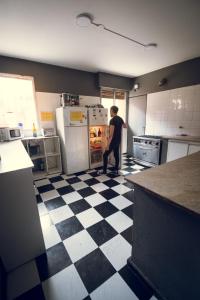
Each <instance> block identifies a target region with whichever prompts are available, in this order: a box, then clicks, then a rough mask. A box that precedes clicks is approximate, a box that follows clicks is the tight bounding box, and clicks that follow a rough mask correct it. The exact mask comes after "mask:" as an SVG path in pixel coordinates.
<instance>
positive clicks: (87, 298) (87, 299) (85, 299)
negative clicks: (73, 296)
mask: <svg viewBox="0 0 200 300" xmlns="http://www.w3.org/2000/svg"><path fill="white" fill-rule="evenodd" d="M83 300H92V299H91V298H90V296H87V297H86V298H84V299H83Z"/></svg>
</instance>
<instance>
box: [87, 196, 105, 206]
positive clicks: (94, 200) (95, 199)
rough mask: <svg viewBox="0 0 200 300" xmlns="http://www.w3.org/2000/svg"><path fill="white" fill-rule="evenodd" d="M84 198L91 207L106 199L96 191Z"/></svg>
mask: <svg viewBox="0 0 200 300" xmlns="http://www.w3.org/2000/svg"><path fill="white" fill-rule="evenodd" d="M85 200H86V201H87V202H88V203H89V204H90V205H91V206H93V207H94V206H96V205H99V204H101V203H103V202H106V201H107V200H106V199H105V198H104V197H103V196H101V195H100V194H98V193H96V194H93V195H91V196H88V197H85Z"/></svg>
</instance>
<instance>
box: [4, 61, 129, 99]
mask: <svg viewBox="0 0 200 300" xmlns="http://www.w3.org/2000/svg"><path fill="white" fill-rule="evenodd" d="M0 73H9V74H19V75H26V76H33V77H34V82H35V89H36V91H38V92H49V93H62V92H69V93H75V94H79V95H87V96H100V86H106V87H111V88H117V89H124V90H130V89H131V87H132V86H131V84H132V79H131V78H127V77H123V76H115V75H112V74H105V73H100V74H98V73H92V72H85V71H80V70H74V69H69V68H64V67H58V66H54V65H49V64H44V63H38V62H33V61H28V60H23V59H18V58H11V57H5V56H0Z"/></svg>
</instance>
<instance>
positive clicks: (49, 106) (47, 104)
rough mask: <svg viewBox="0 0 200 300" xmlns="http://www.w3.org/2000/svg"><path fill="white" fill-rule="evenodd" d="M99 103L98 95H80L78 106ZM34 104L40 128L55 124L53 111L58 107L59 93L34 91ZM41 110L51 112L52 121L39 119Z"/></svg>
mask: <svg viewBox="0 0 200 300" xmlns="http://www.w3.org/2000/svg"><path fill="white" fill-rule="evenodd" d="M95 104H100V97H92V96H80V106H85V105H95ZM36 106H37V112H38V123H39V126H40V128H49V127H54V128H55V126H56V119H55V111H56V108H57V107H60V94H57V93H42V92H36ZM41 112H52V113H53V115H54V120H53V121H41Z"/></svg>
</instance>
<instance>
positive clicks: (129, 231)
mask: <svg viewBox="0 0 200 300" xmlns="http://www.w3.org/2000/svg"><path fill="white" fill-rule="evenodd" d="M121 235H122V236H123V237H124V238H125V239H126V240H127V242H129V243H130V244H131V246H132V245H133V226H131V227H129V228H127V229H126V230H124V231H123V232H121Z"/></svg>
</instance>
